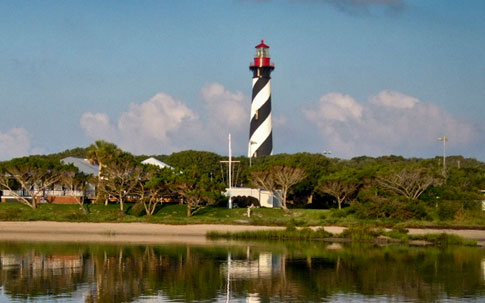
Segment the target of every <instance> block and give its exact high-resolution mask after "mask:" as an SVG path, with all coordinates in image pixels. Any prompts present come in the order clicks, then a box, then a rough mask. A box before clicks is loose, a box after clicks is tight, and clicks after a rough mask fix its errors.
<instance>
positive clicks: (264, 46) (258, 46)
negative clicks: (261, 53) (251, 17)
mask: <svg viewBox="0 0 485 303" xmlns="http://www.w3.org/2000/svg"><path fill="white" fill-rule="evenodd" d="M254 48H269V45H266V44H264V40H261V43H260V44H258V45H256V46H255V47H254Z"/></svg>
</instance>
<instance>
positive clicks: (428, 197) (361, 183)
mask: <svg viewBox="0 0 485 303" xmlns="http://www.w3.org/2000/svg"><path fill="white" fill-rule="evenodd" d="M67 156H74V157H80V158H86V159H88V160H89V161H90V162H91V163H93V164H94V163H96V164H98V166H99V172H98V175H97V176H96V177H95V176H89V175H85V174H83V173H82V172H80V171H79V170H78V169H77V168H76V167H74V166H73V165H63V164H62V163H61V162H60V160H61V159H62V158H64V157H67ZM147 157H148V156H146V155H132V154H130V153H128V152H126V151H123V150H121V149H120V148H119V147H117V146H116V145H115V144H113V143H109V142H105V141H102V140H101V141H96V142H95V143H93V144H92V145H91V146H89V147H88V148H76V149H73V150H67V151H64V152H62V153H58V154H51V155H44V156H29V157H23V158H16V159H12V160H10V161H5V162H2V163H0V187H1V189H3V190H11V191H12V193H14V194H15V193H17V191H18V190H22V191H24V192H25V193H27V194H26V195H25V194H18V193H17V199H18V200H19V201H20V202H22V203H24V204H25V205H27V206H29V207H31V208H33V209H35V208H36V207H37V203H38V201H40V200H41V199H42V198H43V197H44V195H45V192H46V190H48V189H50V188H53V187H54V186H62V188H64V189H68V191H67V192H69V193H74V192H76V191H86V190H87V189H88V187H89V186H90V185H91V186H93V185H94V186H95V187H96V197H95V198H94V199H93V201H91V202H92V203H104V204H108V203H110V202H115V203H118V204H119V207H120V210H125V203H126V201H130V202H136V203H137V204H136V205H138V206H139V207H142V208H143V210H144V213H145V214H146V215H148V216H151V215H153V214H155V212H156V211H157V207H159V205H160V204H161V203H163V202H164V201H172V202H174V201H177V202H179V203H184V204H186V205H187V216H191V215H193V214H194V213H196V212H197V211H198V210H200V209H201V208H203V207H205V206H207V205H216V204H217V205H221V206H222V205H227V199H226V198H225V197H224V196H223V195H222V192H223V191H224V188H226V187H227V186H228V180H227V179H228V178H227V173H228V171H227V166H226V164H224V163H223V162H221V161H223V160H227V157H223V156H220V155H218V154H215V153H211V152H205V151H193V150H188V151H182V152H177V153H173V154H171V155H154V156H153V157H155V158H157V159H159V160H161V161H163V162H165V163H167V164H169V165H170V166H172V168H159V167H157V166H153V165H143V164H141V161H142V160H144V159H146V158H147ZM440 159H441V158H439V157H436V158H431V159H419V158H411V159H405V158H403V157H401V156H384V157H377V158H373V157H366V156H363V157H356V158H353V159H350V160H344V159H338V158H329V157H327V156H325V155H323V154H315V153H313V154H312V153H296V154H278V155H274V156H267V157H259V158H255V159H252V165H251V166H250V162H249V159H248V158H247V157H243V156H241V157H235V158H234V160H235V161H238V162H236V163H235V165H234V170H233V172H232V174H233V175H232V179H233V180H234V184H233V186H244V187H254V188H262V189H266V190H268V191H270V192H273V193H274V198H275V199H276V200H278V201H279V204H280V205H281V206H282V208H283V209H285V210H286V211H289V210H290V209H291V208H336V209H339V210H341V212H343V213H345V212H347V213H349V212H351V213H354V214H356V215H357V216H361V217H363V218H396V219H423V218H429V216H430V214H431V212H430V209H434V210H433V213H435V214H436V215H438V216H439V217H440V218H441V219H452V218H454V217H456V216H460V215H462V214H463V213H464V212H466V211H468V210H478V209H480V207H481V206H480V200H481V199H482V198H483V196H482V194H481V193H480V190H481V189H485V163H483V162H480V161H477V160H475V159H470V158H464V157H462V156H451V157H447V159H446V162H447V164H448V166H447V169H446V170H443V168H442V166H441V165H440V164H441V162H440ZM83 197H84V196H83ZM78 201H79V203H80V204H81V206H83V207H84V202H85V199H83V198H82V197H81V198H79V199H78ZM251 203H257V202H256V201H252V200H251V199H249V198H247V197H246V199H238V200H237V203H236V205H239V206H240V207H245V206H249V205H250V204H251Z"/></svg>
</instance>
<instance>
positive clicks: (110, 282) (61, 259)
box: [0, 242, 485, 303]
mask: <svg viewBox="0 0 485 303" xmlns="http://www.w3.org/2000/svg"><path fill="white" fill-rule="evenodd" d="M484 275H485V251H484V250H483V249H479V248H470V247H452V248H447V249H438V248H423V247H405V246H385V247H376V246H363V245H348V246H343V247H340V246H339V245H328V244H322V243H294V242H286V243H276V244H274V243H273V244H265V243H261V242H259V243H246V244H242V243H241V244H237V245H236V244H234V245H233V246H230V247H226V246H221V245H220V244H218V245H214V246H190V245H185V246H183V245H148V246H145V245H140V246H133V245H89V244H51V243H49V244H33V243H20V242H5V243H0V285H1V286H2V288H3V291H4V293H5V295H6V296H7V297H9V298H12V299H16V300H17V301H32V300H33V299H35V300H36V301H41V302H49V301H53V300H54V299H56V298H63V301H69V300H71V301H76V302H79V301H84V302H99V303H104V302H133V301H143V300H144V299H149V298H157V300H158V302H174V301H177V302H226V301H228V300H231V301H232V302H269V301H271V302H288V301H292V302H321V301H333V300H336V299H337V298H338V299H339V300H343V301H345V300H346V299H350V298H354V299H355V298H358V300H359V301H372V300H374V301H376V300H377V301H411V302H440V301H443V300H444V299H446V298H452V301H462V302H471V301H476V300H485V282H484ZM228 278H229V279H228Z"/></svg>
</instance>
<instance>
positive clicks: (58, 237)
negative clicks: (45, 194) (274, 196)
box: [0, 221, 485, 246]
mask: <svg viewBox="0 0 485 303" xmlns="http://www.w3.org/2000/svg"><path fill="white" fill-rule="evenodd" d="M271 229H284V227H275V226H252V225H218V224H192V225H167V224H150V223H71V222H50V221H33V222H0V240H17V241H42V242H45V241H54V242H57V241H59V242H110V243H114V242H124V243H191V244H205V243H209V242H212V241H209V240H207V239H206V238H205V235H206V233H207V232H208V231H220V232H224V231H232V232H238V231H256V230H271ZM344 229H345V228H344V227H339V226H326V227H325V230H326V231H328V232H331V233H334V234H338V233H341V232H342V231H343V230H344ZM429 233H449V234H455V235H459V236H462V237H464V238H467V239H473V240H477V241H478V242H479V244H480V245H481V246H485V230H468V229H418V228H410V229H409V234H412V235H422V234H429Z"/></svg>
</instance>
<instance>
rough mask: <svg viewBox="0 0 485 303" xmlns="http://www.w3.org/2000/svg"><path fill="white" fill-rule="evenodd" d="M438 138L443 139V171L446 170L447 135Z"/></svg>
mask: <svg viewBox="0 0 485 303" xmlns="http://www.w3.org/2000/svg"><path fill="white" fill-rule="evenodd" d="M438 140H439V141H443V171H444V172H446V141H448V137H446V136H443V137H439V138H438Z"/></svg>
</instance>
